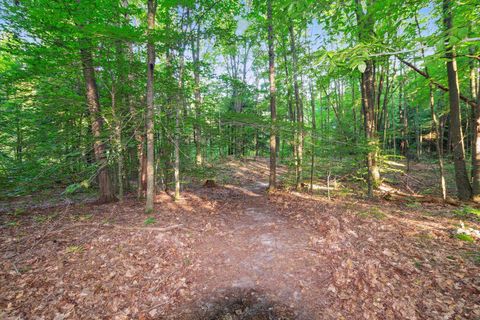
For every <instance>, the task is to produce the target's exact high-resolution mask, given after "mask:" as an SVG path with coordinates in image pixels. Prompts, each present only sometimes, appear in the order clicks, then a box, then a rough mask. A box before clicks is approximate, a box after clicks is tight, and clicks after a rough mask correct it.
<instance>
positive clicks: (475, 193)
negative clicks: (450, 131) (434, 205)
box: [470, 47, 480, 202]
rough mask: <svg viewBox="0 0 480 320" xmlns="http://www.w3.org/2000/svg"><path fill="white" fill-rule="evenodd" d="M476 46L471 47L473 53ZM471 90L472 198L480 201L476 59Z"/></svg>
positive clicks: (479, 91)
mask: <svg viewBox="0 0 480 320" xmlns="http://www.w3.org/2000/svg"><path fill="white" fill-rule="evenodd" d="M473 52H474V48H473V47H472V48H470V53H471V54H473ZM470 91H471V95H472V99H474V100H476V101H475V102H476V103H475V106H474V107H472V200H473V201H475V202H479V201H480V88H478V72H477V71H476V70H475V60H473V59H471V60H470Z"/></svg>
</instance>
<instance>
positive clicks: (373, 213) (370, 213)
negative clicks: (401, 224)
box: [357, 207, 387, 220]
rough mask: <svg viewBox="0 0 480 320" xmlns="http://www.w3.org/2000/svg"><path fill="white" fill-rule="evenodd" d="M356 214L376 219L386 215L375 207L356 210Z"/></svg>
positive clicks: (383, 217)
mask: <svg viewBox="0 0 480 320" xmlns="http://www.w3.org/2000/svg"><path fill="white" fill-rule="evenodd" d="M357 215H358V216H359V217H362V218H373V219H377V220H382V219H385V218H386V217H387V215H386V214H385V213H384V212H383V211H382V210H380V209H379V208H377V207H372V208H369V209H368V210H364V211H360V212H357Z"/></svg>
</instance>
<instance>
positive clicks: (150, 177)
mask: <svg viewBox="0 0 480 320" xmlns="http://www.w3.org/2000/svg"><path fill="white" fill-rule="evenodd" d="M156 9H157V1H156V0H148V12H147V23H148V40H147V41H148V43H147V116H146V131H147V167H146V169H147V197H146V198H147V199H146V205H145V211H146V212H151V211H153V198H154V194H155V170H154V164H155V157H154V152H155V148H154V142H155V141H154V107H153V104H154V102H153V101H154V88H153V85H154V84H153V72H154V69H155V44H154V41H153V39H152V31H153V29H154V28H155V12H156Z"/></svg>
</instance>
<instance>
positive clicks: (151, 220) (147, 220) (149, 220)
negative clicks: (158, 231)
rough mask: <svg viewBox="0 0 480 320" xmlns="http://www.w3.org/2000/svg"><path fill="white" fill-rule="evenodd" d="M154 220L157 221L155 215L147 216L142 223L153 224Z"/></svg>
mask: <svg viewBox="0 0 480 320" xmlns="http://www.w3.org/2000/svg"><path fill="white" fill-rule="evenodd" d="M156 222H157V219H155V217H148V218H147V219H145V221H144V222H143V224H144V225H146V226H148V225H151V224H154V223H156Z"/></svg>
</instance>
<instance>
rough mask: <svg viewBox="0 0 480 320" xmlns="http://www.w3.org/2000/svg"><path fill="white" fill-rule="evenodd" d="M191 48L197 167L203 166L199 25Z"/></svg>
mask: <svg viewBox="0 0 480 320" xmlns="http://www.w3.org/2000/svg"><path fill="white" fill-rule="evenodd" d="M191 48H192V60H193V78H194V86H193V91H194V96H195V99H194V105H195V124H194V128H193V130H194V135H193V139H194V141H195V163H196V164H197V166H201V165H202V164H203V159H202V145H201V143H202V142H201V141H202V132H201V128H200V124H199V121H200V107H201V104H202V94H201V92H200V24H198V25H197V30H196V34H195V37H192V41H191Z"/></svg>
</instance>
